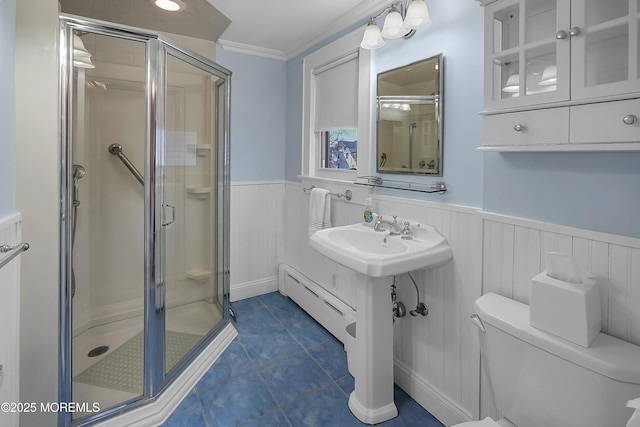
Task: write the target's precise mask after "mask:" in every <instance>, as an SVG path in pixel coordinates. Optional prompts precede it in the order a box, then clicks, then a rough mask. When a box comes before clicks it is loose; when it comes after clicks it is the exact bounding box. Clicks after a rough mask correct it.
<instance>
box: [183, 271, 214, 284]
mask: <svg viewBox="0 0 640 427" xmlns="http://www.w3.org/2000/svg"><path fill="white" fill-rule="evenodd" d="M209 278H211V272H210V271H208V270H203V269H202V268H194V269H192V270H189V271H187V279H189V280H193V281H194V282H199V283H201V282H204V281H206V280H208V279H209Z"/></svg>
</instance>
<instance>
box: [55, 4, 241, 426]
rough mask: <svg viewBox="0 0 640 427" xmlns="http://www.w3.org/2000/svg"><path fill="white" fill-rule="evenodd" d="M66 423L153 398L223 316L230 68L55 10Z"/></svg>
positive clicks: (158, 38)
mask: <svg viewBox="0 0 640 427" xmlns="http://www.w3.org/2000/svg"><path fill="white" fill-rule="evenodd" d="M60 29H61V31H60V45H61V97H62V144H61V146H62V156H61V157H62V167H61V186H62V192H61V194H62V220H61V233H60V234H61V253H62V256H61V278H60V282H61V307H60V313H61V314H60V319H61V324H60V331H61V337H60V389H59V391H60V393H59V394H60V395H59V400H60V402H74V404H76V405H77V406H76V407H75V408H74V411H69V412H61V413H60V415H59V426H67V425H78V426H79V425H89V424H92V423H95V422H97V421H100V420H104V419H106V418H108V417H112V416H114V415H118V414H121V413H123V412H126V411H127V410H129V409H132V408H140V407H143V406H144V405H146V404H148V403H151V402H153V401H154V400H156V398H157V397H158V396H159V395H161V393H162V392H163V390H164V389H166V387H168V386H169V385H170V384H172V383H174V382H177V381H179V380H180V374H181V373H182V372H184V371H185V370H186V369H188V368H189V366H190V365H191V364H192V363H193V362H194V361H195V360H196V357H198V356H199V355H200V354H201V353H202V352H204V351H205V350H206V349H207V348H209V344H211V343H212V342H213V340H214V339H215V337H216V336H217V334H218V333H219V332H221V331H222V330H223V328H225V326H227V324H228V323H229V315H228V313H229V306H228V304H229V302H228V288H229V284H228V266H229V260H228V256H229V255H228V254H229V228H228V217H229V211H228V209H229V149H228V147H229V137H228V129H229V90H230V72H229V71H227V70H225V69H224V68H222V67H220V66H218V65H216V64H215V63H213V62H211V61H210V60H208V59H206V58H204V57H202V56H200V55H197V54H195V53H193V52H190V51H188V50H186V49H184V48H181V47H179V46H177V45H176V44H174V43H172V42H171V41H169V40H168V39H166V38H165V37H163V36H162V35H159V34H156V33H153V32H150V31H146V30H139V29H136V28H131V27H124V26H119V25H115V24H110V23H105V22H100V21H94V20H89V19H84V18H77V17H73V16H67V15H61V17H60Z"/></svg>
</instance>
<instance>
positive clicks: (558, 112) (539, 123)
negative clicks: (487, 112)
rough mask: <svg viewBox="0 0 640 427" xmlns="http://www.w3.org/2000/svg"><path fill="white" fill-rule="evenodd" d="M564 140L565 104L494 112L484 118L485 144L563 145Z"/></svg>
mask: <svg viewBox="0 0 640 427" xmlns="http://www.w3.org/2000/svg"><path fill="white" fill-rule="evenodd" d="M516 129H520V130H516ZM568 142H569V107H562V108H547V109H544V110H536V111H523V112H518V113H504V114H495V115H491V116H486V117H485V118H484V145H486V146H496V145H500V146H501V145H509V146H522V145H545V144H566V143H568Z"/></svg>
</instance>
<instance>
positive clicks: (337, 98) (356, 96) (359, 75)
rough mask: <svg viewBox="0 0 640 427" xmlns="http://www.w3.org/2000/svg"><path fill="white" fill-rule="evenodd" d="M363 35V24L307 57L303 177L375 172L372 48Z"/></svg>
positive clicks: (350, 178) (351, 178) (349, 178)
mask: <svg viewBox="0 0 640 427" xmlns="http://www.w3.org/2000/svg"><path fill="white" fill-rule="evenodd" d="M361 39H362V29H359V30H357V31H354V32H353V33H351V34H348V35H346V36H344V37H342V38H340V39H338V40H336V41H334V42H333V43H330V44H328V45H327V46H324V47H322V48H320V49H318V50H316V51H315V52H313V53H311V54H310V55H308V56H306V57H305V58H304V81H303V86H304V92H303V108H304V110H303V126H302V127H303V149H302V157H303V158H302V163H303V164H302V175H303V176H307V177H318V178H331V179H339V180H347V181H351V182H353V181H355V179H356V176H360V175H363V176H364V175H369V170H370V168H371V166H370V163H371V162H370V157H369V153H370V148H369V145H370V141H369V140H370V138H369V134H370V128H371V117H372V111H371V108H372V101H371V88H372V77H371V65H370V61H371V53H370V51H368V50H364V49H360V48H359V44H360V40H361Z"/></svg>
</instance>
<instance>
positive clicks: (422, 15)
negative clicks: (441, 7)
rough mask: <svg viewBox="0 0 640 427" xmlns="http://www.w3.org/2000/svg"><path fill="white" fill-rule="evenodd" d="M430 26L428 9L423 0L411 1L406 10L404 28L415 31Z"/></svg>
mask: <svg viewBox="0 0 640 427" xmlns="http://www.w3.org/2000/svg"><path fill="white" fill-rule="evenodd" d="M429 25H431V17H430V16H429V8H428V7H427V3H425V1H424V0H412V1H411V3H410V4H409V7H408V8H407V16H406V17H405V18H404V26H405V27H406V28H409V29H412V30H417V29H420V28H424V27H428V26H429Z"/></svg>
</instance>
